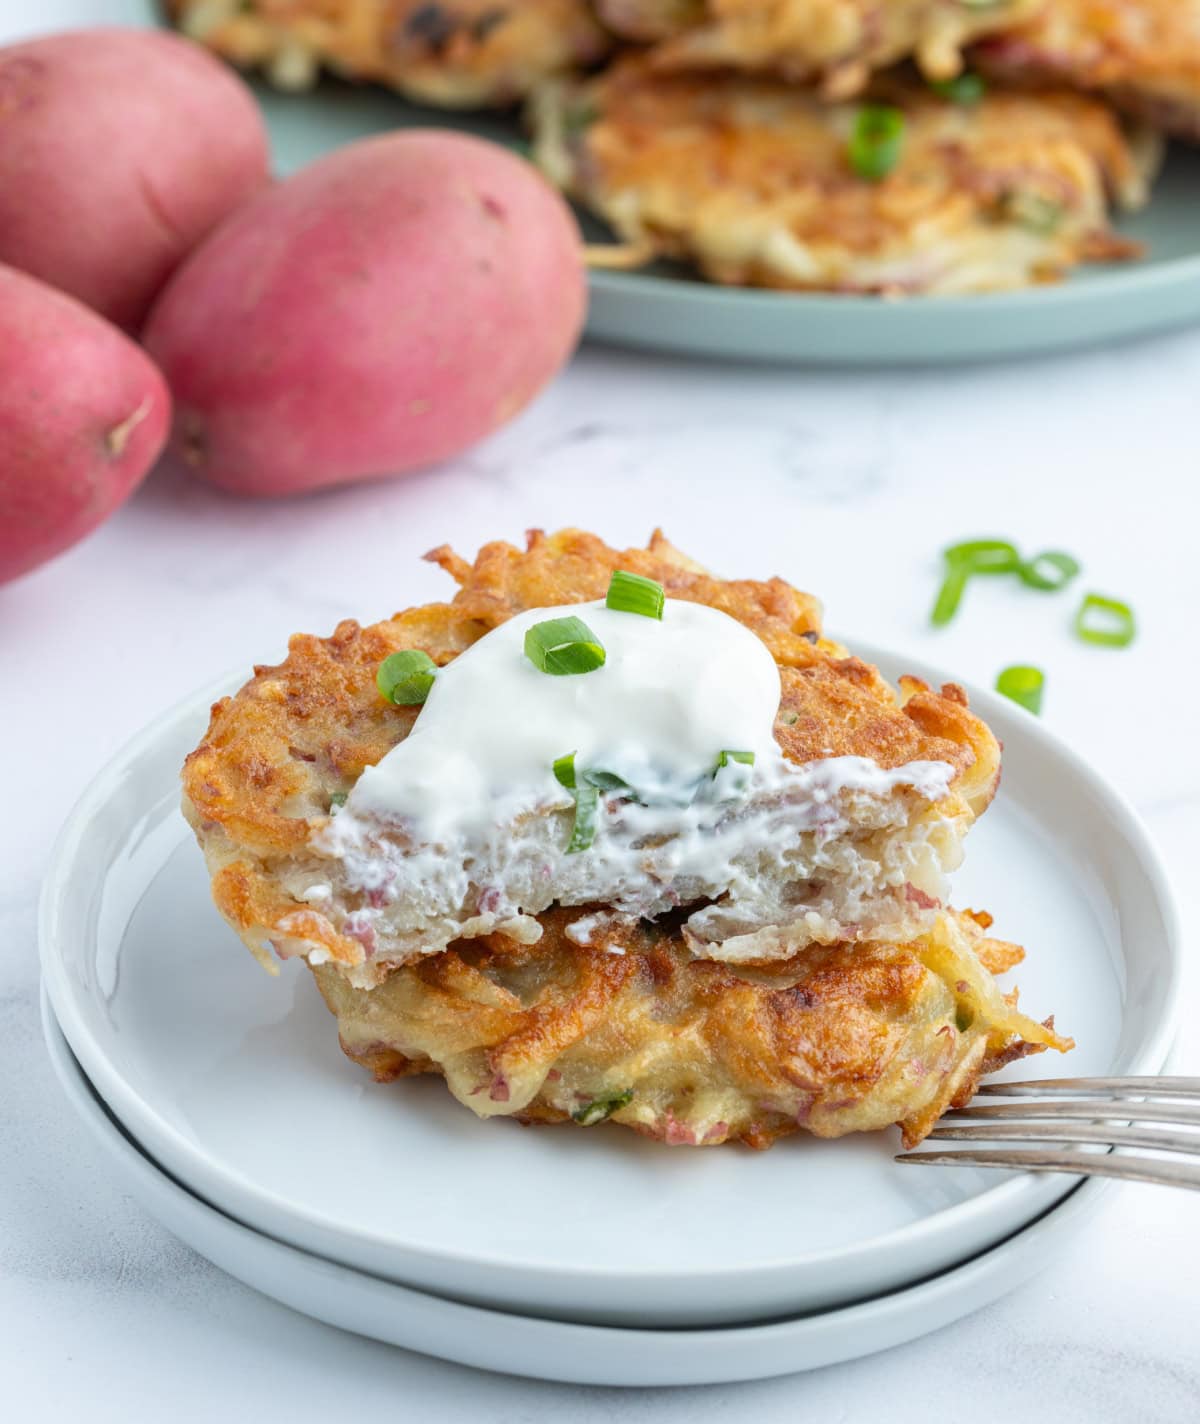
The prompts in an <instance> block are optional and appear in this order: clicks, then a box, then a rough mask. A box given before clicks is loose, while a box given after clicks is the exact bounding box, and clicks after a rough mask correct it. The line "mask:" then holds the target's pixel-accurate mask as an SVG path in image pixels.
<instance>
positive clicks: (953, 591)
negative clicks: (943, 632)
mask: <svg viewBox="0 0 1200 1424" xmlns="http://www.w3.org/2000/svg"><path fill="white" fill-rule="evenodd" d="M969 577H970V575H969V574H968V572H967V570H966V568H965V567H964V566H961V565H953V566H951V569H950V572H949V573H948V574H947V575H946V577H945V579H944V580H943V582H942V586H941V588H939V589H938V596H937V598H936V599H934V603H933V612H932V613H930V615H929V621H930V622H931V623H932V624H933V626H934V627H935V628H944V627H945V626H946V624H947V623H949V622H950V620H951V618H953V617H954V615H955V614H956V613H957V612H958V605H959V604H960V603H961V602H962V596H963V590H964V589H965V588H966V586H967V579H968V578H969Z"/></svg>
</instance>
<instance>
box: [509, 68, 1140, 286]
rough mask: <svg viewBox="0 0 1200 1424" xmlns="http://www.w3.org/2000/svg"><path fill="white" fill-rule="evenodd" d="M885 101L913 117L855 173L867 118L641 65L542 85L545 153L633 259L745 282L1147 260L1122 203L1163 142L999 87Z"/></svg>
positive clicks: (821, 282) (1023, 276)
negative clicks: (881, 160)
mask: <svg viewBox="0 0 1200 1424" xmlns="http://www.w3.org/2000/svg"><path fill="white" fill-rule="evenodd" d="M872 97H873V98H874V99H875V100H877V101H879V102H885V103H887V104H888V105H890V106H892V107H894V108H897V109H899V110H900V111H901V112H902V114H903V119H904V132H903V141H902V142H903V147H902V151H901V153H900V157H899V161H898V162H897V163H896V165H895V167H894V168H893V169H892V171H891V172H890V173H888V175H887V176H886V177H884V178H883V179H882V181H868V180H867V179H865V178H862V177H859V176H857V175H856V173H855V172H854V171H853V169H852V167H851V164H850V159H849V145H850V139H851V135H852V133H853V131H854V126H855V122H856V117H857V115H858V112H859V109H858V106H856V105H852V104H842V105H833V106H828V105H825V104H822V103H821V102H820V101H819V100H817V99H816V98H814V97H813V96H812V95H809V94H806V93H804V92H801V91H799V90H797V89H794V88H792V87H789V86H788V85H787V84H786V83H784V82H782V81H778V80H774V79H766V78H754V77H748V76H743V75H730V74H719V75H707V74H706V75H674V74H671V75H667V74H663V73H661V72H658V71H656V70H655V69H654V68H653V66H652V64H651V62H650V61H649V60H647V59H645V58H632V59H625V60H622V61H619V62H618V63H617V64H616V65H614V66H613V67H612V68H611V69H609V70H607V71H605V72H604V73H603V74H602V75H600V76H598V77H597V78H596V79H594V80H592V81H589V82H584V83H575V84H568V83H563V84H550V85H547V86H545V87H544V88H543V89H542V90H541V91H539V95H538V97H537V98H536V99H535V101H534V104H533V106H532V111H531V114H532V123H533V127H534V132H535V157H536V159H537V161H538V162H539V163H540V165H541V167H542V169H543V170H544V171H545V172H546V173H547V175H548V176H549V177H550V178H551V179H552V180H553V181H555V182H556V183H558V184H559V186H560V187H562V188H563V189H564V190H565V191H566V192H568V193H569V194H571V195H572V196H573V197H575V198H577V199H579V200H580V201H581V202H583V203H585V204H586V205H587V206H588V207H589V208H591V209H592V210H593V211H594V212H596V213H597V214H599V215H600V216H601V217H603V218H604V219H605V220H606V221H607V222H608V223H609V224H610V225H611V227H612V228H613V229H614V231H615V232H616V233H617V234H618V236H619V237H620V238H622V239H623V240H624V241H625V243H627V244H629V245H630V247H631V249H632V250H633V251H634V252H641V253H642V254H643V256H644V257H646V258H647V259H648V258H649V257H650V256H666V257H674V258H679V259H683V260H688V261H692V262H694V263H695V264H696V265H697V266H698V267H699V268H700V269H701V271H702V272H703V273H704V274H705V275H706V276H708V277H709V278H711V279H713V280H714V281H718V282H725V283H731V284H737V285H748V286H763V287H775V288H792V289H797V290H829V291H835V292H860V293H885V294H889V293H890V294H900V293H915V292H938V293H960V292H982V291H992V290H999V289H1004V288H1012V287H1020V286H1024V285H1027V284H1029V283H1034V282H1044V281H1050V280H1054V279H1057V278H1059V277H1061V276H1062V275H1063V274H1064V273H1065V272H1067V271H1068V270H1069V269H1070V268H1071V267H1073V266H1075V265H1076V264H1077V263H1080V262H1085V261H1108V260H1113V259H1118V258H1126V257H1131V256H1133V255H1136V253H1137V252H1138V251H1139V249H1138V247H1137V246H1136V244H1133V243H1130V242H1128V241H1126V240H1124V239H1122V238H1121V237H1119V236H1118V235H1116V234H1115V233H1114V232H1113V231H1112V229H1111V227H1110V225H1109V218H1108V203H1109V199H1110V197H1111V198H1114V199H1115V200H1116V201H1117V202H1119V203H1121V204H1122V205H1124V206H1126V207H1136V206H1138V205H1139V204H1140V203H1142V202H1144V201H1145V199H1146V196H1147V188H1148V181H1149V177H1150V175H1151V173H1152V172H1153V169H1154V166H1155V163H1156V161H1157V148H1156V146H1155V145H1153V144H1152V143H1150V144H1139V145H1136V146H1135V144H1134V143H1133V142H1131V140H1130V138H1129V137H1128V136H1127V135H1126V133H1125V132H1124V131H1123V129H1122V127H1121V125H1120V123H1119V122H1118V121H1117V120H1116V119H1115V118H1114V117H1113V115H1112V114H1111V113H1110V112H1109V111H1108V109H1106V108H1105V107H1104V106H1103V105H1102V104H1100V103H1097V102H1095V101H1093V100H1090V99H1087V98H1084V97H1081V96H1079V95H1077V94H1071V93H1066V92H1063V93H1039V94H1025V93H995V92H993V93H990V94H988V95H987V96H986V97H985V98H984V99H983V101H982V102H981V103H978V104H975V105H972V106H964V105H958V104H954V103H951V102H947V101H945V100H943V99H941V98H939V97H938V96H937V95H936V94H934V93H932V92H930V91H929V90H928V89H927V88H925V87H924V86H922V85H919V84H916V83H913V84H905V83H903V82H900V81H892V80H888V81H886V82H884V83H883V84H882V87H880V88H879V89H878V90H877V91H876V90H873V91H872Z"/></svg>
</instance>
